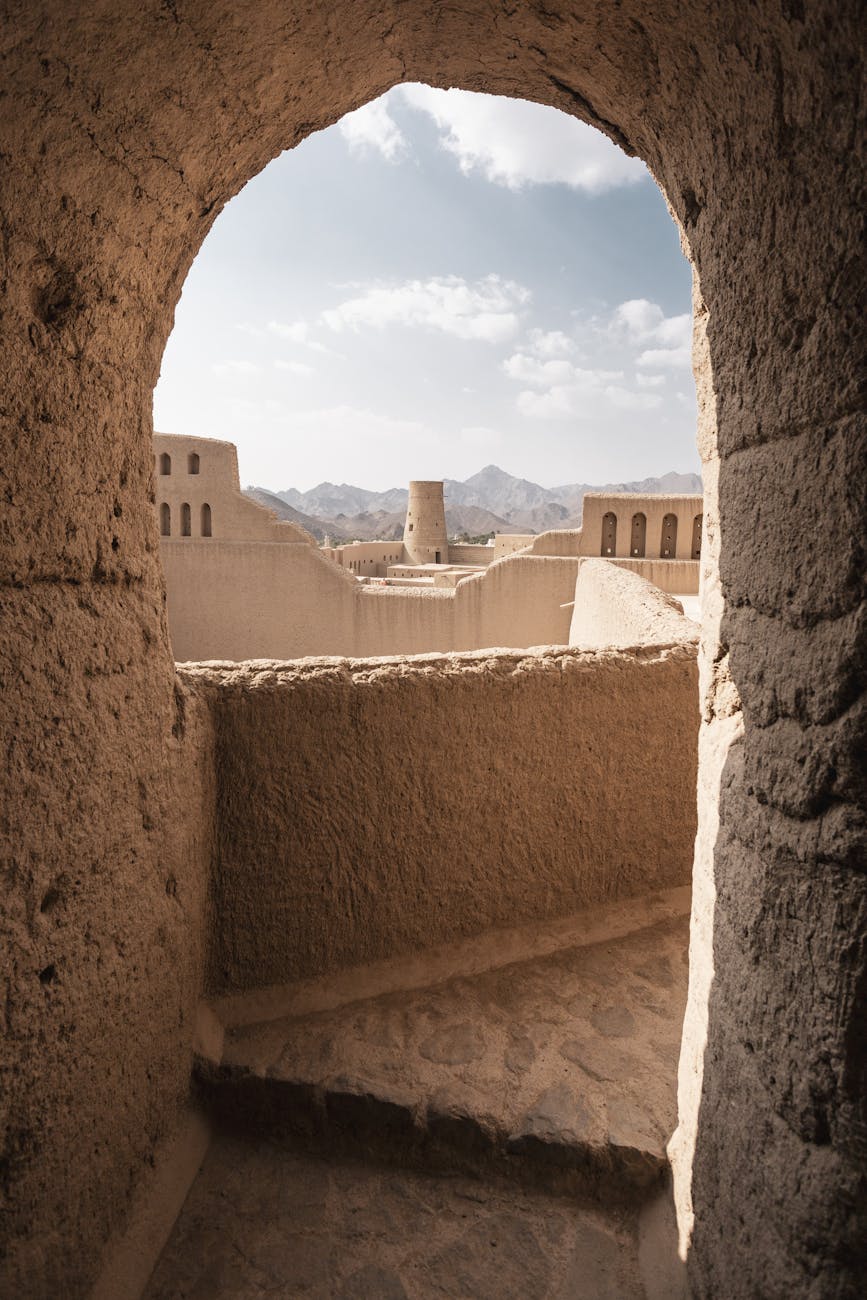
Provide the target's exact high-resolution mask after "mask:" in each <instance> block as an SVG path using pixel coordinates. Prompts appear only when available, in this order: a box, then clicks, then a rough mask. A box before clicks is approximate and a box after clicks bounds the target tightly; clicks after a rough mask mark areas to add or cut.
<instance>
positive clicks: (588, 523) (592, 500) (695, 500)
mask: <svg viewBox="0 0 867 1300" xmlns="http://www.w3.org/2000/svg"><path fill="white" fill-rule="evenodd" d="M703 510H704V505H703V500H702V498H701V497H700V496H696V495H693V494H690V495H685V494H684V495H675V496H643V495H641V494H639V493H627V492H622V493H616V494H614V493H603V492H588V493H587V494H586V495H585V497H584V513H583V517H582V520H581V554H582V555H601V554H602V520H603V516H604V515H605V514H606V513H607V512H609V511H610V512H611V513H613V514H614V515H616V517H617V549H616V551H615V555H616V556H620V557H628V556H631V548H630V538H631V534H632V519H633V516H634V515H636V514H639V513H641V514H643V515H644V517H645V520H646V538H645V551H644V554H645V556H646V558H647V559H657V558H659V559H664V558H671V559H673V560H691V559H692V558H693V555H692V534H693V523H694V521H695V518H696V516H697V515H701V514H702V513H703ZM668 514H671V515H674V517H675V518H676V519H677V554H676V555H673V556H671V557H665V556H663V554H662V546H661V542H662V524H663V520H664V518H665V516H666V515H668Z"/></svg>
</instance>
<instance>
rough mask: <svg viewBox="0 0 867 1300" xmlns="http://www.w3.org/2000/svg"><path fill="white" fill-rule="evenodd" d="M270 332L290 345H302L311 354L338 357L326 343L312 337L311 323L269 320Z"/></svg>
mask: <svg viewBox="0 0 867 1300" xmlns="http://www.w3.org/2000/svg"><path fill="white" fill-rule="evenodd" d="M268 330H269V332H270V333H271V334H276V335H277V337H278V338H281V339H286V340H287V341H288V342H289V343H302V344H303V345H304V347H306V348H309V349H310V351H311V352H323V353H327V354H328V355H329V356H334V355H336V354H335V353H333V352H332V351H331V348H327V347H326V346H325V344H324V343H320V342H319V341H318V340H317V339H314V338H311V337H310V331H311V326H310V322H309V321H306V320H294V321H281V320H269V321H268Z"/></svg>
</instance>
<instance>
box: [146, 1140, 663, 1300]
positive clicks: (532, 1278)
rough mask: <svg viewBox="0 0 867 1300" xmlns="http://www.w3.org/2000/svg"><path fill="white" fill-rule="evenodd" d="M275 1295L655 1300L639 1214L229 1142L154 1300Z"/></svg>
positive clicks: (207, 1175) (214, 1154) (157, 1282)
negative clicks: (644, 1264)
mask: <svg viewBox="0 0 867 1300" xmlns="http://www.w3.org/2000/svg"><path fill="white" fill-rule="evenodd" d="M263 1294H266V1295H267V1294H275V1295H280V1296H310V1297H311V1300H403V1298H404V1297H405V1298H406V1300H428V1298H429V1297H430V1300H433V1298H434V1297H442V1298H443V1300H495V1298H499V1297H505V1296H515V1297H518V1296H520V1297H521V1300H530V1297H533V1298H534V1300H645V1297H646V1295H647V1291H646V1289H645V1286H644V1285H643V1279H642V1273H641V1269H640V1265H639V1251H638V1233H637V1226H636V1223H635V1221H634V1219H632V1218H629V1217H626V1216H623V1217H620V1218H618V1217H616V1216H614V1215H608V1216H605V1217H603V1216H602V1215H600V1214H597V1213H594V1212H592V1211H590V1210H587V1209H584V1208H579V1207H578V1206H576V1205H575V1204H574V1203H572V1202H570V1201H569V1200H568V1199H562V1200H560V1199H554V1198H553V1197H551V1198H549V1197H545V1196H539V1195H536V1196H532V1197H531V1196H528V1195H526V1194H524V1193H521V1192H520V1191H518V1190H516V1189H515V1188H504V1187H502V1186H498V1185H496V1184H492V1183H486V1182H479V1181H471V1180H469V1179H466V1178H460V1177H453V1178H448V1179H438V1178H434V1177H431V1176H425V1175H422V1174H419V1173H410V1172H406V1171H395V1170H388V1169H377V1168H375V1167H371V1166H362V1165H353V1164H349V1163H346V1164H336V1163H332V1164H325V1163H320V1162H319V1161H317V1160H315V1159H312V1158H310V1157H301V1156H297V1155H291V1154H290V1153H288V1152H287V1151H286V1150H285V1149H284V1148H282V1147H280V1146H275V1145H270V1144H268V1143H267V1142H245V1141H243V1140H240V1139H237V1138H235V1139H233V1138H229V1137H222V1138H220V1139H218V1140H217V1141H216V1142H215V1143H214V1145H213V1147H212V1149H211V1152H210V1154H209V1156H208V1158H207V1160H206V1162H205V1165H204V1168H203V1170H202V1173H201V1175H200V1176H199V1179H198V1180H197V1182H196V1184H195V1185H194V1187H193V1190H192V1192H191V1193H190V1196H189V1197H188V1199H187V1203H186V1205H185V1207H184V1210H183V1213H182V1214H181V1217H180V1219H179V1220H178V1223H177V1225H176V1227H175V1230H174V1232H173V1234H172V1237H171V1240H170V1241H169V1243H168V1246H167V1247H166V1250H165V1251H164V1253H163V1256H162V1259H161V1260H160V1262H159V1264H158V1266H157V1268H156V1271H155V1272H154V1275H153V1277H152V1278H151V1282H150V1285H149V1287H148V1289H147V1291H146V1293H145V1300H193V1297H202V1298H203V1300H204V1297H207V1300H229V1298H230V1297H231V1300H254V1297H256V1298H258V1297H259V1296H261V1295H263ZM674 1295H675V1293H673V1292H672V1293H669V1296H668V1300H674ZM660 1300H662V1295H661V1294H660Z"/></svg>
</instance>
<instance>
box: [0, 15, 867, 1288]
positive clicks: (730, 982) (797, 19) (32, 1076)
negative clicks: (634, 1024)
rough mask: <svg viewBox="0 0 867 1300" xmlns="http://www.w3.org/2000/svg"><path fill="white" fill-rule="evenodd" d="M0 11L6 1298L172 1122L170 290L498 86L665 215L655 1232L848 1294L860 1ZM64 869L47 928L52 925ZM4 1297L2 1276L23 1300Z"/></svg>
mask: <svg viewBox="0 0 867 1300" xmlns="http://www.w3.org/2000/svg"><path fill="white" fill-rule="evenodd" d="M4 20H5V32H6V40H5V42H4V45H3V49H2V52H0V58H2V77H3V87H4V95H3V96H2V98H0V137H2V149H0V192H2V211H3V220H2V240H0V283H2V287H3V293H4V307H3V313H2V317H0V366H2V377H3V386H2V387H3V403H2V409H0V429H2V455H0V478H2V482H0V501H2V503H3V512H4V513H3V522H2V528H0V579H2V585H3V602H4V609H3V613H4V619H3V625H2V637H3V643H2V649H3V657H2V663H3V665H4V667H3V670H2V675H0V689H2V700H0V716H2V717H3V719H4V721H5V722H7V728H8V729H9V730H10V731H11V730H12V727H13V726H14V727H15V731H14V734H15V735H16V736H17V737H18V739H17V740H16V742H15V748H14V750H13V751H12V756H11V758H7V763H6V765H5V767H4V777H3V784H2V790H0V829H2V834H3V841H4V842H3V853H4V857H5V858H6V859H8V860H10V861H11V862H12V864H13V866H12V870H10V871H7V872H6V874H5V875H4V877H3V883H4V891H5V894H6V897H5V900H4V903H5V912H6V915H8V916H9V917H10V918H11V921H10V926H11V929H12V935H11V942H10V948H11V951H12V953H13V958H12V961H13V962H14V970H13V978H12V979H11V980H10V984H9V988H8V992H7V997H6V1003H5V1006H6V1008H7V1017H8V1021H9V1023H10V1024H11V1026H12V1031H11V1034H9V1035H8V1036H7V1039H6V1041H5V1043H4V1046H3V1050H4V1052H5V1054H6V1057H7V1060H6V1062H5V1064H7V1066H8V1069H9V1073H8V1075H7V1077H8V1078H9V1079H10V1080H11V1082H10V1084H9V1086H8V1088H7V1097H6V1100H7V1103H8V1105H9V1107H10V1114H11V1120H12V1122H11V1126H10V1134H11V1135H12V1136H11V1145H12V1157H11V1160H10V1163H9V1164H8V1165H7V1166H6V1171H7V1172H6V1178H7V1186H6V1189H5V1190H6V1194H7V1211H6V1217H5V1220H4V1224H3V1231H4V1232H5V1233H6V1234H7V1236H11V1237H12V1239H13V1256H12V1258H13V1264H12V1268H14V1267H15V1266H16V1263H15V1262H16V1261H21V1260H23V1259H25V1258H26V1259H28V1260H29V1262H30V1264H31V1269H30V1274H29V1278H28V1280H27V1281H28V1284H29V1289H30V1291H31V1293H33V1292H36V1293H37V1294H38V1293H39V1289H40V1286H41V1287H42V1291H43V1293H45V1292H47V1293H48V1294H59V1293H61V1291H63V1290H65V1293H66V1294H67V1295H68V1296H70V1297H71V1298H72V1300H75V1297H78V1296H80V1295H82V1294H83V1293H84V1291H85V1288H86V1286H87V1284H88V1280H89V1279H90V1278H92V1277H93V1276H94V1275H95V1272H96V1269H97V1267H98V1253H99V1245H100V1241H101V1239H102V1238H103V1237H104V1236H105V1234H106V1233H107V1232H108V1231H109V1230H110V1228H111V1227H112V1225H113V1224H115V1223H116V1222H118V1221H119V1220H120V1219H122V1218H123V1216H124V1214H125V1209H126V1205H127V1203H128V1197H129V1193H130V1189H131V1188H132V1186H133V1185H134V1183H135V1181H136V1178H137V1175H138V1171H139V1170H140V1168H141V1167H142V1161H143V1159H144V1158H145V1157H146V1155H147V1152H148V1150H149V1149H150V1148H151V1146H152V1143H153V1141H154V1134H155V1132H156V1130H157V1129H159V1128H160V1127H162V1126H163V1125H165V1124H167V1123H169V1122H170V1119H171V1113H172V1101H171V1099H172V1098H173V1097H175V1096H176V1085H177V1081H178V1077H179V1065H178V1062H179V1061H181V1060H182V1058H183V1053H182V1052H181V1050H180V1047H179V1048H178V1053H177V1056H175V1055H174V1053H173V1052H171V1051H169V1050H168V1047H166V1051H165V1052H164V1051H162V1049H160V1051H159V1052H158V1053H157V1055H158V1058H159V1059H158V1062H157V1064H156V1066H155V1065H154V1063H153V1060H152V1059H151V1051H150V1043H151V1038H152V1036H153V1035H152V1026H155V1032H156V1040H157V1042H158V1043H162V1044H165V1045H167V1044H168V1043H169V1042H170V1041H171V1040H172V1036H173V1035H174V1034H175V1032H176V1029H175V1028H172V1029H171V1031H169V1030H168V1029H166V1026H167V1025H168V1024H169V1022H170V1021H171V1023H172V1025H173V1026H176V1025H177V1023H178V1016H177V1015H172V1014H170V1012H171V1008H172V1007H173V1006H174V1007H175V1009H177V1008H178V1007H179V1006H181V1005H183V1003H184V999H185V997H186V993H185V991H184V990H185V987H186V985H185V975H184V971H185V969H186V968H185V966H184V965H183V963H182V962H181V963H180V965H178V966H177V967H176V966H173V965H169V964H168V963H166V962H164V961H162V960H159V959H157V957H156V956H155V955H154V954H158V953H159V952H160V949H161V944H162V942H163V936H164V935H167V934H170V933H171V927H169V928H166V925H165V923H164V922H165V916H166V913H167V911H168V913H169V914H171V913H170V907H169V903H168V901H166V902H163V901H162V899H161V898H160V897H159V891H160V889H162V890H163V896H164V897H165V898H166V900H168V897H169V896H168V895H167V894H165V881H166V879H167V875H166V874H164V867H165V866H166V865H167V864H173V863H174V862H175V860H176V859H177V871H176V872H175V875H176V878H177V879H178V880H182V879H183V878H184V872H183V863H184V862H187V861H190V860H191V855H190V854H188V853H186V852H184V853H180V852H179V851H178V850H177V847H176V846H177V840H176V839H175V836H176V835H177V834H178V832H177V829H176V827H174V823H175V821H176V814H175V802H174V797H173V795H172V792H171V791H172V784H171V775H170V773H171V755H172V753H173V750H172V743H173V741H174V739H175V737H173V735H172V727H173V725H174V722H173V719H174V670H173V665H172V661H171V656H170V654H169V653H168V639H167V637H168V634H167V628H166V624H165V619H164V617H163V613H162V597H163V581H162V576H161V572H160V565H159V558H158V541H157V531H156V526H155V522H154V519H153V494H154V482H153V477H152V447H151V435H152V419H151V403H152V394H153V388H154V385H155V383H156V380H157V377H158V374H159V368H160V359H161V356H162V353H163V349H164V347H165V342H166V339H167V337H168V334H169V331H170V329H171V326H172V320H173V312H174V308H175V305H176V303H177V301H178V297H179V294H180V291H181V287H182V285H183V282H184V278H185V276H186V274H187V271H188V269H189V267H190V265H191V263H192V260H193V258H194V257H195V255H196V253H197V251H198V249H199V247H200V245H201V242H202V240H203V239H204V237H205V236H206V234H207V233H208V231H209V230H210V228H211V226H212V224H213V222H214V220H215V219H216V218H217V216H218V215H219V213H220V211H221V209H222V208H223V206H224V205H225V203H226V202H227V201H228V200H229V199H230V198H231V197H232V195H234V194H236V193H237V192H238V190H239V189H240V188H241V187H242V186H243V185H244V184H245V183H246V182H247V181H248V180H249V179H250V178H251V177H252V176H254V175H255V174H256V173H257V172H258V171H259V170H260V169H261V168H262V167H263V166H264V165H265V164H266V163H267V162H268V161H269V159H270V158H272V157H274V156H276V155H277V154H278V153H279V152H280V151H281V150H283V149H285V148H287V147H291V146H293V145H294V144H296V143H298V142H299V141H300V140H301V139H303V138H304V137H305V136H306V135H307V134H309V132H311V131H313V130H317V129H319V128H322V127H324V126H326V125H328V124H330V123H331V122H333V121H335V120H336V119H337V118H338V117H339V116H340V115H341V114H342V113H343V112H345V111H347V110H349V109H352V108H355V107H357V106H358V105H360V104H361V103H363V102H365V101H366V100H369V99H371V98H373V97H374V96H375V95H377V94H379V93H380V92H382V91H384V90H386V89H387V88H388V87H389V86H391V85H392V84H394V83H395V82H397V81H399V80H401V79H414V80H422V81H427V82H430V83H432V84H435V85H449V84H455V85H460V86H463V87H465V88H469V89H476V90H485V91H493V92H500V93H506V94H512V95H526V96H528V97H531V98H535V99H538V100H539V101H542V102H547V103H551V104H554V105H557V106H559V107H561V108H563V109H565V110H566V111H568V112H573V113H575V114H577V115H578V116H579V117H581V118H583V119H584V120H588V121H591V122H593V123H595V124H597V125H599V126H600V127H601V129H603V130H604V131H606V132H607V133H608V134H609V135H610V137H611V138H612V139H614V140H616V141H617V142H618V143H620V144H621V145H622V146H623V147H624V148H626V149H627V150H628V151H629V152H633V153H636V154H637V155H639V156H640V157H642V158H644V159H645V160H646V161H647V162H648V164H649V166H650V168H651V170H652V172H653V174H654V176H655V178H656V179H657V181H658V183H659V184H660V186H661V187H662V188H663V190H664V192H665V194H666V196H667V199H668V202H669V204H670V206H671V210H672V213H673V215H674V217H675V219H676V220H677V222H678V223H679V227H680V230H681V232H682V236H683V241H684V247H685V248H686V249H687V250H688V252H689V256H690V259H691V262H692V265H693V268H694V271H695V277H694V290H695V292H694V317H695V333H694V339H695V348H694V364H695V372H696V379H697V390H698V398H699V445H700V451H701V455H702V460H703V479H704V484H705V502H704V505H705V509H704V515H705V528H704V552H703V559H702V565H703V574H702V599H703V611H704V612H703V618H704V623H703V634H702V643H701V652H700V677H701V691H702V718H703V723H702V730H701V734H700V741H699V746H700V774H699V790H700V809H699V827H698V836H697V852H696V859H695V869H694V888H693V898H694V905H693V906H694V911H693V920H692V939H691V968H690V996H689V1006H688V1012H687V1024H686V1031H685V1036H684V1046H683V1056H682V1063H681V1073H680V1080H681V1089H680V1124H679V1131H678V1140H677V1143H676V1144H675V1147H674V1148H673V1152H674V1156H675V1160H676V1173H677V1202H678V1212H679V1217H680V1222H681V1227H682V1230H683V1245H684V1249H685V1250H686V1249H687V1248H688V1263H689V1271H690V1277H691V1281H692V1285H693V1290H694V1293H695V1295H696V1296H698V1297H719V1296H725V1297H726V1298H727V1300H729V1298H731V1300H739V1298H740V1297H749V1298H752V1297H754V1296H756V1295H761V1294H763V1292H766V1291H767V1290H768V1289H769V1287H774V1288H775V1289H776V1290H775V1294H776V1295H779V1296H785V1297H786V1298H787V1300H792V1298H794V1297H808V1296H809V1297H810V1298H811V1300H815V1297H818V1296H826V1295H833V1296H835V1298H839V1297H843V1296H850V1295H858V1294H860V1290H861V1289H862V1287H863V1271H864V1269H863V1264H864V1248H863V1243H864V1241H865V1240H867V1221H865V1214H867V1210H865V1207H867V1195H865V1186H864V1176H863V1171H864V1168H865V1161H864V1159H863V1132H864V1111H865V1070H864V1055H863V1052H864V1049H863V1044H864V1035H863V1032H862V1030H861V1025H862V1024H863V1020H864V1015H865V1005H867V974H865V972H867V953H865V950H864V944H863V942H862V936H863V934H864V932H865V925H867V878H865V874H864V872H863V861H864V855H865V812H867V809H865V803H867V795H865V790H864V782H863V754H864V751H865V740H867V737H865V722H864V711H863V695H864V678H865V669H867V644H865V636H867V634H865V623H864V618H863V609H864V605H865V591H864V581H865V578H864V575H865V571H867V565H865V558H864V543H863V539H864V537H865V535H867V500H865V486H864V485H865V483H867V464H865V459H867V440H865V438H864V423H863V393H862V382H863V355H864V344H863V328H864V318H863V312H862V310H861V300H862V298H863V287H864V270H863V227H862V222H863V211H864V194H863V177H864V158H863V141H864V139H865V132H864V120H863V111H864V99H863V96H862V95H861V94H860V86H861V83H862V79H863V41H862V28H863V14H862V6H860V5H856V4H855V2H854V0H833V3H832V0H816V2H815V3H812V4H810V5H804V4H802V3H799V2H797V0H785V2H784V3H776V0H774V2H773V3H772V2H771V0H757V3H755V4H752V5H750V6H744V5H740V4H734V3H731V2H730V0H724V2H723V3H721V4H719V5H717V6H708V5H706V4H704V3H699V0H682V2H681V3H679V4H678V5H677V6H673V7H671V6H670V7H666V8H665V9H664V10H660V11H657V10H655V9H651V8H650V7H648V6H647V5H646V4H643V3H639V0H623V3H621V4H619V5H617V6H612V5H610V4H607V3H601V0H588V2H587V3H586V4H585V5H583V6H582V8H581V12H580V15H576V14H575V13H574V12H573V10H572V9H571V8H568V9H567V8H566V7H562V6H558V5H557V4H556V3H554V4H553V5H551V4H549V5H546V6H541V7H536V8H531V7H529V6H523V5H519V6H512V7H511V8H507V7H503V6H490V5H488V4H483V3H480V0H466V3H464V4H462V5H460V6H455V5H447V4H444V3H440V0H424V3H422V0H407V2H406V3H404V4H402V5H400V6H399V7H397V8H394V7H389V6H383V5H382V4H380V3H376V2H375V0H352V3H347V2H346V0H336V2H335V3H334V4H331V5H312V4H307V5H305V4H303V3H296V2H295V0H291V2H290V3H283V2H281V3H279V4H277V3H276V2H275V0H257V3H256V4H253V3H252V0H236V3H235V5H234V7H233V8H232V9H231V10H229V9H228V8H226V7H225V6H220V5H213V4H205V3H204V0H185V3H184V4H164V5H163V4H155V3H153V4H152V3H150V2H149V0H148V2H147V3H145V4H141V3H136V4H133V3H132V0H102V3H101V4H100V5H97V6H94V5H92V4H87V5H85V4H84V3H83V0H69V3H67V4H64V5H62V6H60V5H58V4H56V3H49V0H28V3H27V4H24V3H23V0H10V2H9V3H7V5H6V7H5V12H4ZM461 585H462V586H463V585H464V584H461ZM458 590H460V588H459V589H458ZM43 649H44V651H45V653H44V654H43ZM10 665H11V667H10ZM55 720H57V721H55ZM8 753H9V750H8V749H7V754H8ZM31 791H33V792H36V793H35V794H31V793H30V792H31ZM143 804H144V806H145V811H144V813H142V811H141V808H142V805H143ZM186 811H187V810H186V808H185V809H184V812H185V818H184V820H185V822H186V821H187V817H186ZM144 818H146V819H147V820H148V822H149V826H146V825H145V824H144ZM182 833H183V832H182ZM63 872H66V873H67V875H68V876H69V879H70V880H71V881H72V882H73V883H72V887H71V888H70V890H69V891H68V895H67V900H68V901H67V903H66V905H65V911H57V910H56V909H55V911H54V912H52V911H51V910H50V909H49V910H48V912H47V913H44V912H42V911H41V905H42V901H43V900H44V898H45V895H46V893H47V890H48V889H49V888H50V887H51V884H52V881H53V880H54V879H55V878H58V877H59V876H60V875H61V874H62V873H63ZM179 872H180V874H178V873H179ZM78 882H81V883H80V884H79V883H78ZM37 913H38V916H37ZM46 915H47V916H48V917H49V922H48V923H47V928H46V929H44V930H43V929H41V928H40V929H38V928H37V927H42V926H43V923H44V918H45V916H46ZM53 915H56V916H57V920H56V921H52V920H50V918H51V917H52V916H53ZM61 922H62V924H61ZM43 936H47V937H46V938H43ZM51 965H54V967H55V970H58V969H60V970H61V971H62V972H64V975H63V980H64V981H66V982H67V983H66V985H65V987H68V988H69V989H70V990H72V991H73V992H74V999H73V1000H74V1004H75V1008H76V1013H77V1011H78V1010H80V1011H81V1015H78V1014H75V1015H69V1014H68V1010H69V1005H70V1004H69V1003H67V1001H66V994H65V993H63V994H62V995H61V996H59V995H58V992H59V990H60V989H62V988H63V987H64V985H63V984H62V983H61V982H60V981H50V980H49V981H47V983H48V984H50V983H52V982H53V983H55V984H56V986H57V987H56V988H55V989H54V990H52V989H51V988H50V987H47V984H46V983H43V981H41V980H40V979H39V973H40V972H41V971H44V970H46V968H47V967H48V966H51ZM37 986H38V987H37ZM106 1003H109V1004H111V1005H113V1006H114V1007H115V1008H116V1012H117V1014H116V1015H115V1016H114V1017H113V1018H112V1022H111V1026H109V1025H108V1024H107V1022H106V1018H105V1016H104V1015H103V1014H102V1013H101V1008H102V1007H103V1006H104V1005H105V1004H106ZM143 1042H147V1044H148V1050H147V1051H146V1050H145V1049H144V1048H143V1046H142V1044H143ZM43 1057H44V1060H43ZM119 1063H122V1064H119ZM121 1070H123V1074H121ZM88 1095H89V1096H92V1097H95V1098H96V1100H95V1101H93V1102H89V1101H87V1100H85V1101H82V1098H83V1097H87V1096H88ZM97 1113H98V1114H99V1116H100V1121H99V1128H98V1129H97V1127H96V1121H95V1116H96V1115H97ZM103 1133H110V1134H111V1135H112V1137H111V1142H110V1145H109V1146H103V1145H100V1144H101V1142H102V1137H101V1135H102V1134H103ZM46 1134H48V1135H50V1141H48V1140H46V1137H45V1135H46ZM757 1152H758V1153H760V1158H757ZM34 1243H35V1245H34ZM5 1281H6V1279H4V1282H5ZM20 1281H21V1279H20V1277H19V1278H13V1280H12V1282H11V1284H10V1285H9V1286H7V1288H6V1289H7V1290H9V1291H10V1293H12V1294H21V1295H23V1294H26V1291H25V1290H23V1289H22V1286H21V1285H20ZM43 1283H44V1285H42V1284H43Z"/></svg>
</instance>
